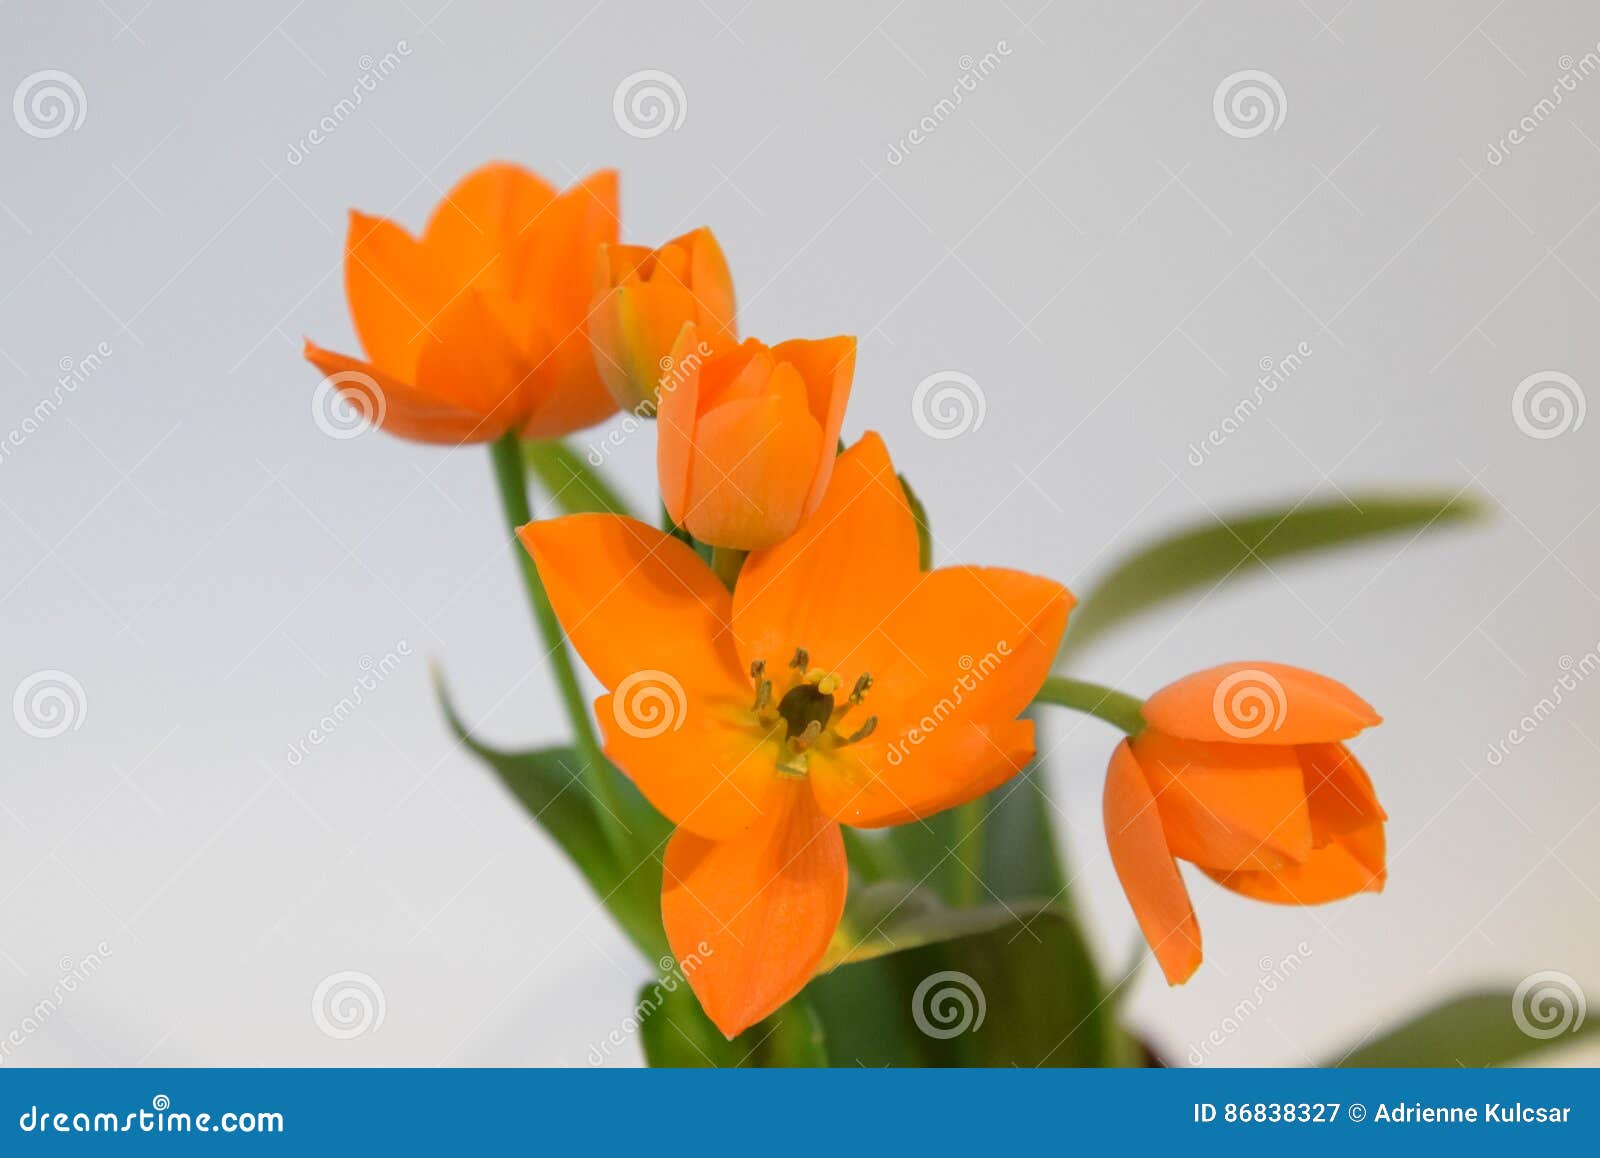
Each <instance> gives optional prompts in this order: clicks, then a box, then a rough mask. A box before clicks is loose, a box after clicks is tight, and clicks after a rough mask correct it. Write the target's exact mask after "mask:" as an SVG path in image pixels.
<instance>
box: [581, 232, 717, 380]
mask: <svg viewBox="0 0 1600 1158" xmlns="http://www.w3.org/2000/svg"><path fill="white" fill-rule="evenodd" d="M597 280H598V293H597V295H596V297H595V302H594V308H593V310H592V312H591V317H590V321H589V340H590V342H591V343H592V344H593V346H594V355H595V365H596V366H597V367H598V368H599V371H600V377H601V378H603V379H604V380H605V384H606V388H607V389H608V390H610V391H611V396H612V397H613V398H615V399H616V400H617V405H619V406H621V407H623V408H625V409H629V410H639V409H641V408H643V406H644V404H646V403H650V402H654V400H655V397H656V392H657V390H658V388H659V387H660V384H661V382H662V380H663V378H666V377H668V376H669V375H670V374H671V371H672V367H673V359H672V352H673V344H674V343H675V342H676V341H677V340H678V335H679V334H680V333H681V332H682V331H683V327H684V323H686V322H693V323H694V324H695V329H696V331H697V332H698V335H699V340H700V341H702V342H704V343H705V347H704V348H705V350H706V351H707V352H708V353H718V352H721V351H724V350H728V349H731V348H732V347H733V346H735V345H736V344H737V343H738V331H737V329H736V328H735V323H734V297H733V278H732V276H731V275H730V274H729V273H728V262H727V259H726V258H724V257H723V256H722V247H721V246H720V245H718V244H717V239H716V237H715V236H714V235H713V234H712V232H711V230H709V229H703V228H702V229H696V230H695V231H694V232H692V233H686V234H684V235H683V236H682V237H676V238H673V240H671V241H669V242H667V243H666V244H665V245H663V246H662V247H661V248H659V249H648V248H646V247H644V246H642V245H607V246H604V247H603V248H602V249H601V251H600V262H599V274H598V278H597ZM701 356H702V357H703V356H705V355H701Z"/></svg>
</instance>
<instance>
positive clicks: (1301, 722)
mask: <svg viewBox="0 0 1600 1158" xmlns="http://www.w3.org/2000/svg"><path fill="white" fill-rule="evenodd" d="M1144 718H1145V721H1146V724H1147V727H1146V728H1145V729H1144V730H1143V731H1142V732H1140V733H1139V734H1138V735H1136V736H1134V737H1133V738H1132V739H1130V740H1124V741H1123V742H1122V743H1121V744H1119V745H1117V750H1116V751H1115V752H1113V753H1112V755H1111V767H1110V770H1109V772H1108V774H1107V776H1106V789H1105V821H1106V841H1107V843H1108V844H1109V845H1110V847H1111V862H1112V864H1113V865H1115V866H1116V870H1117V876H1118V877H1119V878H1120V879H1121V881H1122V888H1123V891H1124V892H1126V893H1127V895H1128V901H1129V903H1130V904H1131V905H1132V906H1133V912H1134V915H1135V916H1136V917H1137V918H1138V920H1139V927H1140V928H1141V929H1142V930H1143V931H1144V935H1145V939H1146V940H1147V941H1149V943H1150V948H1151V949H1152V950H1153V951H1154V953H1155V955H1156V959H1157V960H1158V961H1160V963H1161V970H1162V972H1163V973H1165V974H1166V977H1167V981H1168V983H1169V984H1172V985H1178V984H1180V983H1182V982H1184V981H1187V980H1188V979H1189V977H1190V976H1191V975H1192V974H1193V973H1194V971H1195V969H1196V968H1198V967H1199V965H1200V926H1199V924H1198V922H1196V920H1195V915H1194V908H1193V907H1192V906H1191V905H1190V903H1189V894H1188V891H1187V890H1186V889H1185V888H1184V885H1183V878H1182V876H1180V875H1179V873H1178V865H1177V861H1176V860H1175V859H1174V858H1179V859H1182V860H1186V861H1189V862H1191V863H1192V864H1195V865H1197V866H1199V868H1200V869H1201V871H1203V872H1204V873H1205V874H1206V875H1207V876H1209V877H1211V878H1212V879H1213V880H1215V881H1216V882H1217V883H1218V884H1220V885H1222V886H1223V887H1225V888H1228V889H1232V890H1233V891H1234V892H1236V893H1240V894H1242V895H1243V896H1247V897H1254V898H1255V899H1256V900H1260V901H1276V902H1278V903H1279V904H1285V905H1313V904H1318V903H1321V902H1323V901H1333V900H1338V899H1339V898H1341V897H1348V896H1351V895H1352V894H1354V893H1359V892H1363V891H1371V892H1377V891H1379V890H1381V889H1382V888H1383V884H1384V876H1385V866H1384V840H1383V822H1384V821H1385V820H1386V819H1387V816H1386V815H1385V813H1384V811H1383V809H1382V807H1381V806H1380V805H1379V804H1378V798H1377V796H1376V795H1375V794H1374V792H1373V789H1372V781H1371V780H1369V779H1368V778H1367V774H1366V772H1365V771H1363V770H1362V767H1361V765H1360V764H1359V763H1358V762H1357V761H1356V758H1355V757H1354V756H1353V755H1351V754H1350V750H1349V749H1348V748H1346V747H1345V746H1344V744H1343V743H1341V741H1343V740H1347V739H1349V738H1350V737H1351V736H1354V735H1355V734H1356V733H1357V732H1359V731H1361V729H1363V728H1369V727H1371V726H1372V725H1374V724H1377V723H1379V722H1380V718H1379V716H1378V714H1377V713H1376V712H1374V711H1373V710H1372V708H1371V706H1370V705H1369V704H1367V702H1366V701H1365V700H1363V699H1361V698H1360V697H1359V696H1357V695H1356V694H1355V693H1354V692H1352V691H1351V690H1350V689H1349V688H1347V687H1345V686H1344V685H1343V684H1340V683H1337V682H1335V681H1333V680H1330V679H1328V678H1326V677H1325V676H1320V675H1317V674H1315V673H1314V672H1309V671H1303V670H1301V669H1300V668H1295V667H1288V666H1286V665H1284V664H1275V663H1230V664H1224V665H1222V666H1221V667H1214V668H1210V669H1208V670H1206V671H1202V672H1196V673H1195V674H1194V675H1191V676H1186V677H1184V678H1183V679H1181V680H1179V681H1178V682H1177V683H1174V684H1171V685H1169V686H1168V687H1166V688H1163V689H1162V690H1161V691H1159V692H1157V693H1156V694H1155V695H1153V696H1151V697H1150V698H1149V699H1148V700H1147V701H1145V705H1144Z"/></svg>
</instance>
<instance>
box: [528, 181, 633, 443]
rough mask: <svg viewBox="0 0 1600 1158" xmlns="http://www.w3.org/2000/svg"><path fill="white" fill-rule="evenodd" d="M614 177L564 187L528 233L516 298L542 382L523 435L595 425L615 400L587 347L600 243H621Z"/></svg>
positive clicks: (614, 406) (545, 435) (566, 431)
mask: <svg viewBox="0 0 1600 1158" xmlns="http://www.w3.org/2000/svg"><path fill="white" fill-rule="evenodd" d="M617 230H618V218H617V174H616V173H615V172H614V171H613V170H610V169H606V170H602V171H601V172H598V173H591V174H590V175H589V176H588V177H585V178H584V179H583V180H582V181H580V182H578V183H577V184H576V185H573V186H572V187H571V188H570V189H566V190H564V191H563V192H562V193H561V194H560V195H558V196H557V197H556V198H555V200H553V201H552V202H551V203H550V205H549V207H548V208H547V209H546V210H545V211H544V212H543V213H541V214H540V215H539V216H538V218H537V219H535V220H534V221H533V222H532V223H531V224H530V225H529V226H528V228H527V231H526V242H525V246H526V248H525V251H524V254H523V257H522V269H521V283H520V285H519V286H518V287H517V289H516V291H515V297H516V299H517V301H518V303H519V304H520V306H521V308H522V309H523V311H524V312H525V313H526V316H527V319H528V326H529V331H530V332H529V335H528V336H527V337H526V338H525V339H523V340H524V342H525V348H526V349H528V350H530V351H532V352H533V353H534V355H535V358H534V371H535V375H536V378H537V385H536V387H535V390H534V406H533V409H532V412H531V416H530V417H529V419H528V421H527V422H526V424H524V426H523V428H522V433H523V434H524V435H525V436H527V437H528V438H557V437H560V436H561V435H564V434H570V433H572V432H573V431H574V430H582V429H584V428H585V427H589V426H593V425H594V424H595V423H596V422H599V421H600V420H602V419H603V418H605V417H606V416H607V415H610V414H612V413H614V412H615V411H616V409H617V403H616V400H615V399H614V398H612V397H611V393H610V391H608V390H607V389H606V385H605V382H604V380H602V379H601V377H600V372H599V370H598V369H597V368H596V367H595V362H594V351H593V350H592V349H591V348H590V345H589V333H588V328H589V327H588V318H589V309H590V307H591V305H592V304H593V300H594V269H595V262H596V261H597V260H598V255H599V251H600V247H601V246H602V245H613V244H615V243H616V241H617Z"/></svg>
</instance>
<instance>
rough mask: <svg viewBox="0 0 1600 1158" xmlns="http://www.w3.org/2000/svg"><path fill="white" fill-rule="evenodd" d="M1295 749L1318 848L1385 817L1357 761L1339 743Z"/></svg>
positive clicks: (1378, 821)
mask: <svg viewBox="0 0 1600 1158" xmlns="http://www.w3.org/2000/svg"><path fill="white" fill-rule="evenodd" d="M1296 751H1297V752H1298V753H1299V755H1300V766H1301V767H1302V768H1303V769H1304V770H1305V778H1306V799H1307V800H1308V802H1309V803H1310V807H1311V835H1312V838H1313V841H1314V843H1315V844H1316V846H1317V847H1318V848H1321V847H1322V846H1323V845H1325V844H1327V843H1329V842H1330V841H1332V840H1334V839H1337V838H1338V837H1340V836H1343V835H1344V834H1345V833H1347V832H1354V831H1356V830H1357V829H1360V828H1365V827H1367V826H1368V825H1370V824H1375V823H1376V824H1381V823H1383V821H1385V820H1387V819H1388V814H1387V813H1385V812H1384V810H1383V806H1382V805H1381V804H1379V803H1378V796H1377V793H1376V792H1374V791H1373V788H1372V781H1371V779H1370V778H1369V777H1368V776H1367V773H1366V770H1365V769H1364V768H1362V767H1361V763H1360V761H1358V760H1357V759H1356V758H1355V756H1354V755H1353V754H1352V753H1351V751H1350V749H1349V748H1346V747H1345V746H1344V745H1343V744H1306V745H1304V746H1302V747H1300V748H1298V749H1296Z"/></svg>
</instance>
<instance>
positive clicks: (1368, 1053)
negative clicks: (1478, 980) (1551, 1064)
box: [1330, 992, 1600, 1067]
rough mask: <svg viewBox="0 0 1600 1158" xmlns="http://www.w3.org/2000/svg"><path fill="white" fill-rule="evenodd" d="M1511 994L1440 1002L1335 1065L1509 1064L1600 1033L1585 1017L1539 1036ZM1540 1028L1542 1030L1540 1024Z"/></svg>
mask: <svg viewBox="0 0 1600 1158" xmlns="http://www.w3.org/2000/svg"><path fill="white" fill-rule="evenodd" d="M1515 1008H1516V997H1515V995H1514V994H1512V993H1509V992H1483V993H1468V994H1465V995H1464V996H1461V997H1455V998H1451V999H1450V1000H1448V1001H1446V1002H1444V1003H1442V1004H1440V1005H1436V1006H1434V1007H1433V1008H1432V1009H1429V1010H1427V1011H1425V1012H1423V1013H1420V1014H1418V1015H1417V1016H1415V1017H1413V1018H1412V1019H1411V1020H1409V1021H1407V1022H1405V1023H1403V1024H1401V1025H1399V1026H1397V1027H1395V1028H1394V1029H1391V1030H1390V1031H1389V1032H1388V1033H1386V1034H1384V1035H1383V1036H1382V1037H1379V1038H1376V1039H1375V1040H1372V1041H1367V1042H1362V1043H1361V1044H1359V1045H1357V1046H1356V1048H1354V1049H1352V1050H1350V1051H1349V1052H1348V1053H1346V1054H1345V1055H1344V1056H1343V1057H1340V1058H1338V1059H1336V1060H1334V1061H1333V1062H1331V1063H1330V1064H1331V1065H1335V1066H1345V1067H1361V1066H1383V1067H1390V1066H1469V1067H1482V1066H1503V1065H1508V1064H1510V1063H1512V1062H1515V1061H1520V1060H1521V1059H1523V1058H1525V1057H1527V1056H1528V1055H1529V1054H1532V1053H1536V1052H1538V1051H1539V1050H1543V1049H1550V1048H1552V1047H1555V1046H1560V1045H1568V1044H1571V1043H1572V1042H1575V1041H1577V1040H1579V1039H1580V1038H1587V1037H1589V1036H1591V1035H1592V1034H1594V1033H1595V1032H1596V1030H1597V1028H1600V1023H1596V1022H1592V1021H1585V1022H1581V1023H1579V1024H1578V1025H1577V1026H1576V1027H1574V1028H1573V1029H1572V1030H1571V1031H1570V1032H1565V1033H1561V1034H1559V1035H1558V1036H1556V1037H1549V1038H1543V1037H1533V1036H1530V1035H1529V1034H1528V1033H1526V1032H1524V1031H1523V1029H1522V1028H1521V1027H1520V1026H1519V1025H1518V1024H1517V1021H1516V1018H1515V1017H1514V1016H1513V1014H1512V1011H1513V1009H1515ZM1535 1028H1538V1027H1537V1026H1536V1027H1535Z"/></svg>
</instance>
